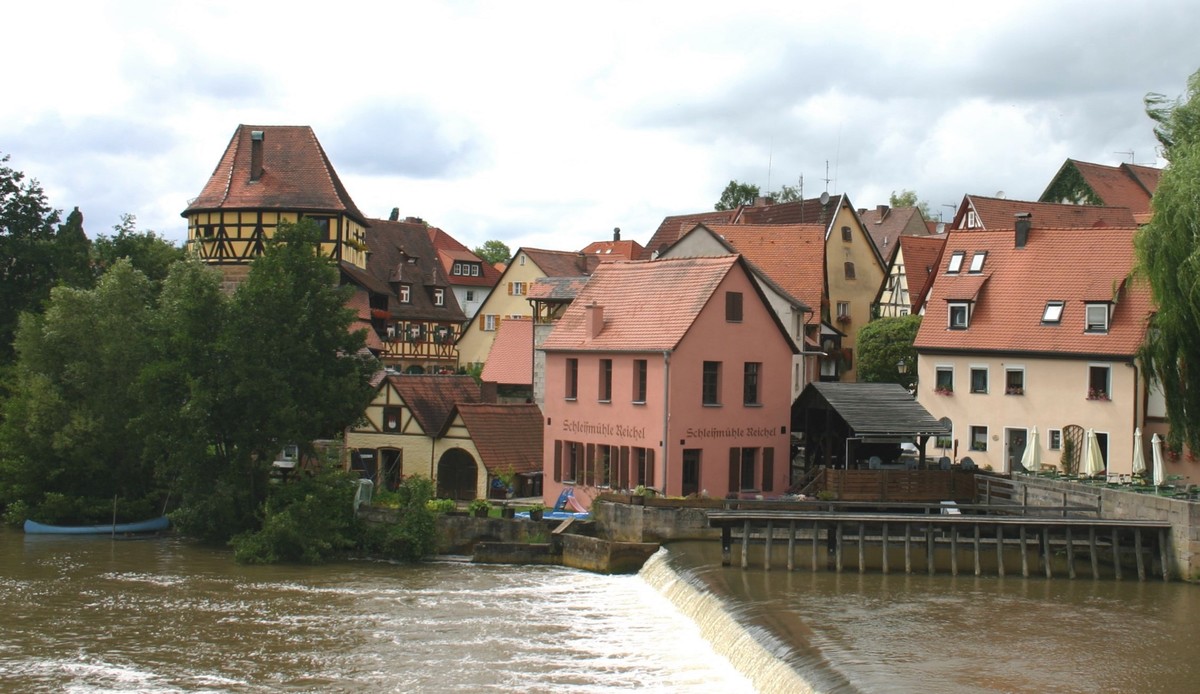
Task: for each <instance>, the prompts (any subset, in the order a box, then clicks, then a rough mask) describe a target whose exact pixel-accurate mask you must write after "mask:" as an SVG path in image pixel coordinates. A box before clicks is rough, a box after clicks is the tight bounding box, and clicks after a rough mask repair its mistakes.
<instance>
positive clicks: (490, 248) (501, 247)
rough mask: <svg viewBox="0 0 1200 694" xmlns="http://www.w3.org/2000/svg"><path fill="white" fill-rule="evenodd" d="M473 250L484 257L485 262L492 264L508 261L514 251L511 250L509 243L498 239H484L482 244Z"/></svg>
mask: <svg viewBox="0 0 1200 694" xmlns="http://www.w3.org/2000/svg"><path fill="white" fill-rule="evenodd" d="M471 252H472V253H474V254H475V255H477V256H479V257H480V258H482V259H483V261H484V262H486V263H490V264H492V265H501V264H503V263H507V262H508V259H509V258H511V257H512V251H511V250H509V248H508V245H507V244H505V243H504V242H503V241H497V240H496V239H492V240H491V241H484V242H483V245H482V246H479V247H477V248H475V249H474V250H472V251H471Z"/></svg>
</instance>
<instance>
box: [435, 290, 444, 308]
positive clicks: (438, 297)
mask: <svg viewBox="0 0 1200 694" xmlns="http://www.w3.org/2000/svg"><path fill="white" fill-rule="evenodd" d="M433 305H434V306H445V305H446V290H445V289H434V290H433Z"/></svg>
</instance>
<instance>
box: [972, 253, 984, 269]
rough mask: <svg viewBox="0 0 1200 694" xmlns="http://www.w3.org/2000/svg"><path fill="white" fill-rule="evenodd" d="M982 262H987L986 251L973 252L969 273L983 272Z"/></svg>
mask: <svg viewBox="0 0 1200 694" xmlns="http://www.w3.org/2000/svg"><path fill="white" fill-rule="evenodd" d="M984 260H987V251H975V255H973V256H971V269H970V270H969V272H983V261H984Z"/></svg>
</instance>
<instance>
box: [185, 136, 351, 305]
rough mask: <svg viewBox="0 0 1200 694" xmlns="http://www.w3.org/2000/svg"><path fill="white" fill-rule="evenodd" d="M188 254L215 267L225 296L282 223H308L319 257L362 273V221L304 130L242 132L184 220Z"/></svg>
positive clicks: (317, 143)
mask: <svg viewBox="0 0 1200 694" xmlns="http://www.w3.org/2000/svg"><path fill="white" fill-rule="evenodd" d="M183 216H184V217H185V218H187V220H188V246H189V247H190V248H191V249H193V250H194V251H195V252H196V254H197V255H198V256H199V257H200V258H201V259H203V260H204V261H205V262H207V263H209V264H212V265H216V266H218V267H220V269H221V271H222V273H223V274H224V275H225V281H226V284H227V288H231V287H233V286H236V285H237V284H238V283H239V282H241V281H242V280H244V279H245V277H246V275H247V274H248V273H249V265H250V262H251V261H252V260H254V259H255V258H257V257H258V256H260V255H262V253H263V250H264V247H265V244H266V241H267V239H269V238H271V237H272V236H274V234H275V229H276V228H277V227H278V226H279V224H280V222H285V221H286V222H295V221H297V220H299V219H301V218H309V219H312V220H314V221H316V223H317V224H318V225H319V226H320V227H321V229H323V230H324V233H325V240H324V242H323V243H322V245H321V247H322V250H323V251H324V253H325V254H326V255H328V256H330V257H332V258H334V259H336V260H338V261H341V262H343V263H347V264H349V265H351V266H353V267H357V268H360V269H361V268H366V265H367V254H366V243H365V240H364V234H365V230H366V227H367V221H366V217H364V216H363V214H362V213H361V212H360V211H359V210H358V207H357V206H355V204H354V201H353V200H351V199H350V194H349V193H347V192H346V188H345V187H344V186H343V185H342V182H341V180H340V179H338V176H337V172H336V171H334V169H333V165H332V164H331V163H330V162H329V158H328V157H327V156H326V155H325V150H323V149H322V148H321V143H320V142H318V141H317V136H316V135H315V134H314V133H313V131H312V128H310V127H308V126H304V125H287V126H281V125H268V126H258V125H239V126H238V127H237V130H235V131H234V133H233V138H232V139H231V140H230V141H229V145H228V146H227V147H226V148H225V153H224V155H222V157H221V160H220V162H218V164H217V166H216V169H215V170H214V171H213V173H212V176H211V177H210V178H209V180H208V183H207V184H205V186H204V189H203V190H202V191H200V195H199V196H197V197H196V198H195V199H194V200H192V201H190V202H189V203H188V207H187V209H186V210H184V212H183Z"/></svg>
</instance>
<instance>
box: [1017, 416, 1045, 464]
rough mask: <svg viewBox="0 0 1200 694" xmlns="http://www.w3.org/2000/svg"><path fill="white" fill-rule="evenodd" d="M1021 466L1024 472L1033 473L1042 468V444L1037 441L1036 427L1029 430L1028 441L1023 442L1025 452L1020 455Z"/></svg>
mask: <svg viewBox="0 0 1200 694" xmlns="http://www.w3.org/2000/svg"><path fill="white" fill-rule="evenodd" d="M1021 467H1023V468H1025V471H1026V472H1029V473H1034V472H1037V471H1038V470H1040V469H1042V446H1041V442H1040V441H1038V432H1037V427H1034V428H1033V431H1031V432H1029V441H1028V442H1026V444H1025V453H1024V454H1022V455H1021Z"/></svg>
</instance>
